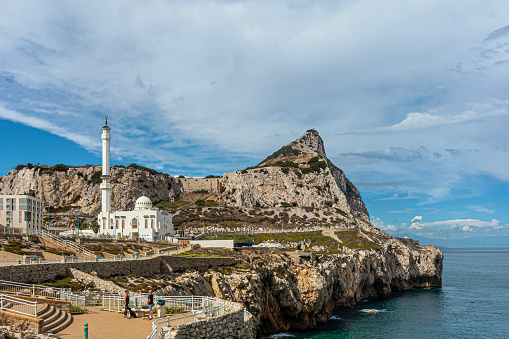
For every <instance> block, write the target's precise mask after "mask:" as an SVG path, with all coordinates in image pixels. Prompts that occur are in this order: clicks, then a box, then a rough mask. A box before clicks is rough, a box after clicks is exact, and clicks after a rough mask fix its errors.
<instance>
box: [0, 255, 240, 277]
mask: <svg viewBox="0 0 509 339" xmlns="http://www.w3.org/2000/svg"><path fill="white" fill-rule="evenodd" d="M238 262H239V261H238V260H236V259H232V258H200V257H180V256H158V257H155V258H150V259H138V260H125V261H106V262H83V263H51V264H33V265H16V266H5V267H0V280H9V281H16V282H22V283H38V282H42V281H49V280H55V278H57V276H62V277H68V276H71V275H72V274H71V272H70V268H75V269H77V270H80V271H82V272H86V273H92V272H95V273H97V275H98V276H100V277H112V276H117V275H135V276H144V277H150V276H153V275H155V274H160V273H169V268H171V269H172V270H173V271H183V270H199V271H204V270H207V269H209V268H211V267H213V266H232V265H235V264H237V263H238Z"/></svg>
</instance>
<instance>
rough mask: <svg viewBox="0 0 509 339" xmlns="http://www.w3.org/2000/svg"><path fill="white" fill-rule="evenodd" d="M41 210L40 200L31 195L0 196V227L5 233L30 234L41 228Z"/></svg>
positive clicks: (42, 207)
mask: <svg viewBox="0 0 509 339" xmlns="http://www.w3.org/2000/svg"><path fill="white" fill-rule="evenodd" d="M43 209H44V206H42V200H41V199H39V198H36V197H33V196H31V195H24V194H17V195H0V225H1V226H3V227H2V228H3V229H4V230H5V231H6V232H8V230H9V229H11V230H15V232H16V234H20V233H23V234H25V233H28V234H32V233H34V232H35V231H38V230H40V229H41V228H42V227H43V221H42V215H43V212H44V210H43ZM27 231H28V232H27Z"/></svg>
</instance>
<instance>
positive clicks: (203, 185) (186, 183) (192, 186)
mask: <svg viewBox="0 0 509 339" xmlns="http://www.w3.org/2000/svg"><path fill="white" fill-rule="evenodd" d="M178 180H180V182H181V183H182V187H183V188H184V192H194V191H207V192H211V193H218V192H219V191H220V190H221V182H222V180H223V178H178Z"/></svg>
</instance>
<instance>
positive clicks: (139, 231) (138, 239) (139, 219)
mask: <svg viewBox="0 0 509 339" xmlns="http://www.w3.org/2000/svg"><path fill="white" fill-rule="evenodd" d="M136 219H138V242H140V217H136Z"/></svg>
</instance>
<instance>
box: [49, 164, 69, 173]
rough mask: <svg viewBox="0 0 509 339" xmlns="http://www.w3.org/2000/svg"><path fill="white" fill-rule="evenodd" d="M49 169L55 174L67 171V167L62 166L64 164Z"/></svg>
mask: <svg viewBox="0 0 509 339" xmlns="http://www.w3.org/2000/svg"><path fill="white" fill-rule="evenodd" d="M51 169H52V170H53V171H56V172H67V170H68V169H69V166H67V165H64V164H56V165H55V166H53V167H52V168H51Z"/></svg>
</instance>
